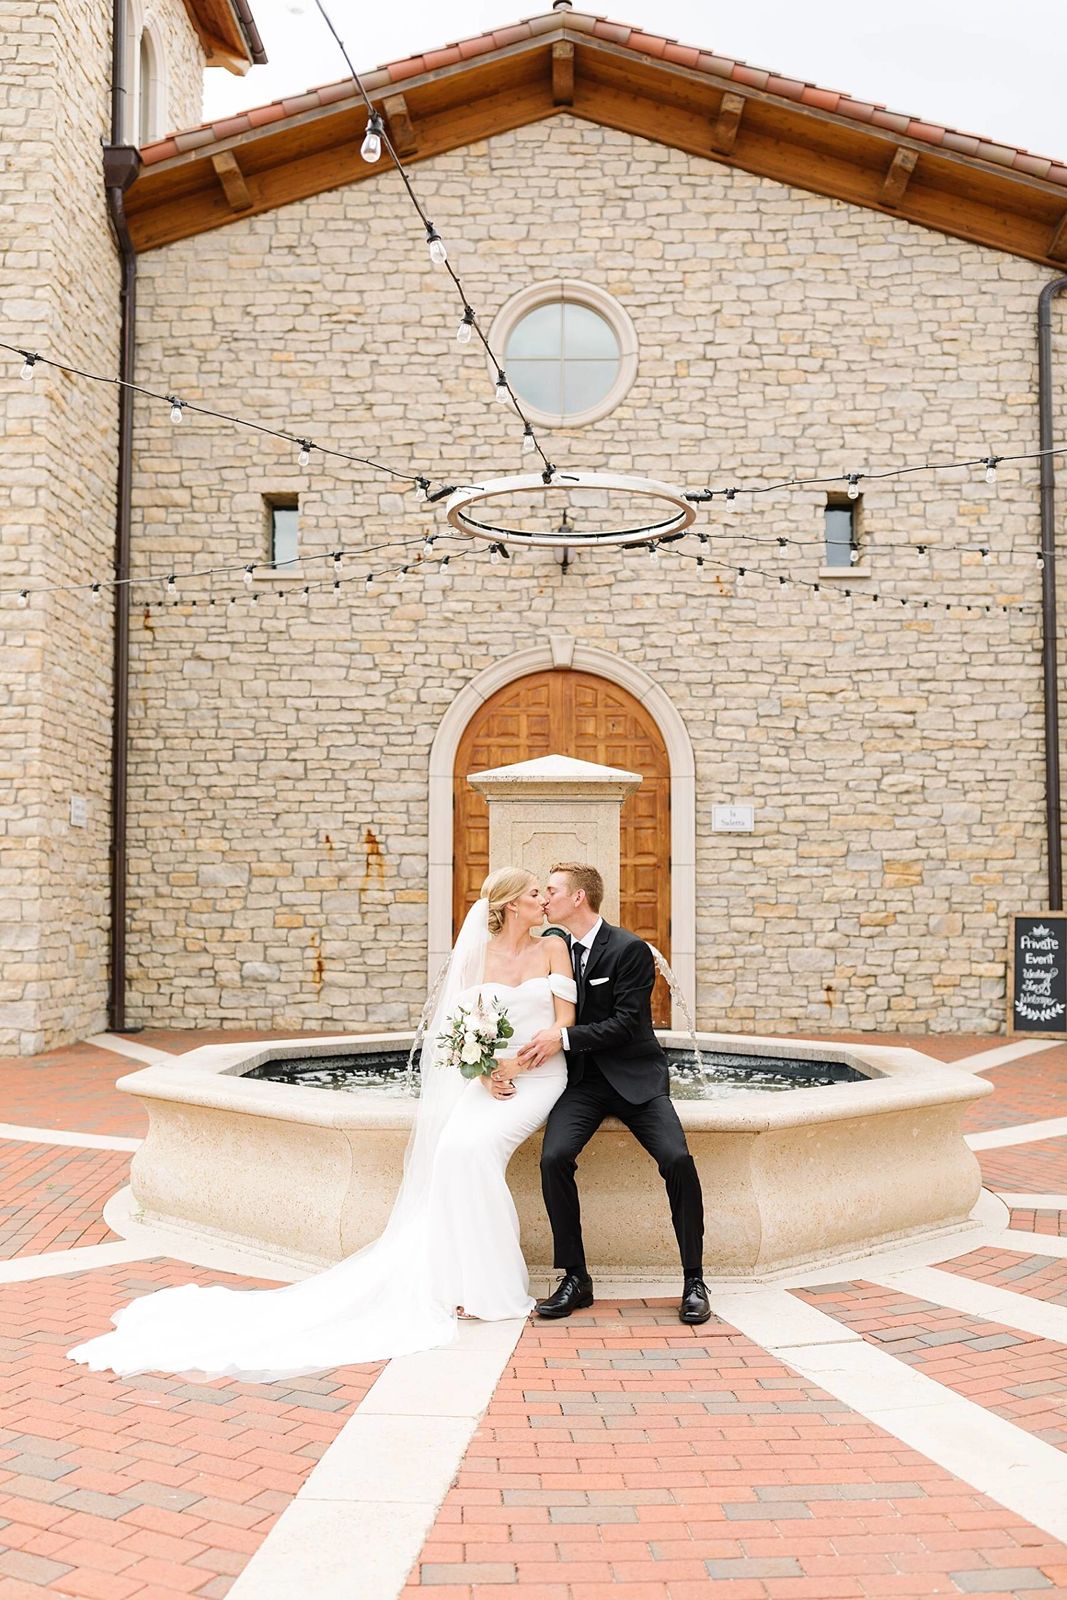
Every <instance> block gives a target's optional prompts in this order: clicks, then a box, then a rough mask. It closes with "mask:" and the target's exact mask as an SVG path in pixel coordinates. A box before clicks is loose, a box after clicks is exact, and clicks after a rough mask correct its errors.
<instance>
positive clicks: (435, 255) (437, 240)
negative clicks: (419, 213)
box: [426, 222, 448, 267]
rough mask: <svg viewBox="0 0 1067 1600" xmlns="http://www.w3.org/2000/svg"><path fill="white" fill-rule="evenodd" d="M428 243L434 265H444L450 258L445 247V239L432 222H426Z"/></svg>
mask: <svg viewBox="0 0 1067 1600" xmlns="http://www.w3.org/2000/svg"><path fill="white" fill-rule="evenodd" d="M426 243H427V246H428V247H429V251H430V260H431V261H432V262H433V264H434V266H435V267H443V266H444V264H445V262H446V261H447V260H448V251H447V250H446V249H445V242H444V240H443V239H442V238H441V235H440V234H439V233H438V231H437V229H436V228H435V227H434V225H433V223H432V222H428V223H427V224H426Z"/></svg>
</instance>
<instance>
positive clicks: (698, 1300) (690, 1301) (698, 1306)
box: [678, 1278, 711, 1322]
mask: <svg viewBox="0 0 1067 1600" xmlns="http://www.w3.org/2000/svg"><path fill="white" fill-rule="evenodd" d="M710 1316H711V1307H710V1306H709V1304H708V1291H707V1289H706V1288H705V1287H704V1280H703V1278H686V1280H685V1284H684V1286H683V1288H682V1303H681V1305H680V1306H679V1307H678V1321H679V1322H707V1321H708V1319H709V1318H710Z"/></svg>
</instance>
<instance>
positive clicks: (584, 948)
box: [559, 917, 604, 1050]
mask: <svg viewBox="0 0 1067 1600" xmlns="http://www.w3.org/2000/svg"><path fill="white" fill-rule="evenodd" d="M603 926H604V918H603V917H597V919H596V921H595V922H594V923H593V926H592V927H591V928H590V930H589V932H588V933H586V934H583V935H582V937H581V938H580V939H575V940H574V941H573V942H572V944H571V962H572V964H573V962H574V952H575V950H576V949H579V950H581V952H582V956H581V961H582V971H583V972H584V971H585V964H586V962H587V961H588V960H589V952H590V950H591V949H592V948H593V940H594V939H595V938H596V936H597V934H598V933H599V932H600V930H601V928H602V927H603ZM559 1036H560V1043H561V1044H562V1045H563V1048H564V1050H569V1049H570V1042H569V1040H568V1038H567V1030H566V1028H561V1029H560V1030H559Z"/></svg>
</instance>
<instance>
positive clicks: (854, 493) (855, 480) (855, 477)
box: [845, 472, 860, 500]
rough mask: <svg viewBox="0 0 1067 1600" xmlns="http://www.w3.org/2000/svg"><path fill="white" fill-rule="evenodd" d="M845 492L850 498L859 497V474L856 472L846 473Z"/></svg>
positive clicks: (856, 498)
mask: <svg viewBox="0 0 1067 1600" xmlns="http://www.w3.org/2000/svg"><path fill="white" fill-rule="evenodd" d="M845 492H846V494H847V495H848V497H849V499H850V500H858V499H859V497H860V475H859V473H858V472H850V473H849V474H848V488H847V490H846V491H845Z"/></svg>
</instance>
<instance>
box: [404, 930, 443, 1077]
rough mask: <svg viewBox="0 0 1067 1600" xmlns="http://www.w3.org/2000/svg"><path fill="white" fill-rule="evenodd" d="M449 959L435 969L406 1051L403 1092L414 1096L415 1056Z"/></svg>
mask: <svg viewBox="0 0 1067 1600" xmlns="http://www.w3.org/2000/svg"><path fill="white" fill-rule="evenodd" d="M451 959H452V958H451V957H450V956H446V957H445V959H444V961H442V963H441V965H440V967H439V968H438V969H437V976H436V978H435V979H434V980H433V986H432V988H431V989H430V992H429V994H428V995H427V997H426V1004H425V1005H424V1006H423V1008H422V1011H421V1013H420V1015H419V1022H418V1027H417V1028H416V1029H415V1037H414V1039H412V1041H411V1049H410V1050H409V1051H408V1062H407V1066H406V1068H405V1069H404V1093H405V1094H410V1095H412V1096H414V1095H416V1094H417V1093H418V1090H417V1089H416V1087H415V1057H416V1056H417V1055H418V1053H419V1048H420V1046H421V1045H422V1041H423V1039H425V1037H426V1024H427V1023H428V1022H429V1020H430V1018H431V1017H432V1016H433V1013H434V1008H435V1006H436V1005H437V997H438V995H439V994H440V993H441V985H442V984H443V983H444V981H445V973H446V972H447V971H448V963H449V961H450V960H451Z"/></svg>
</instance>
